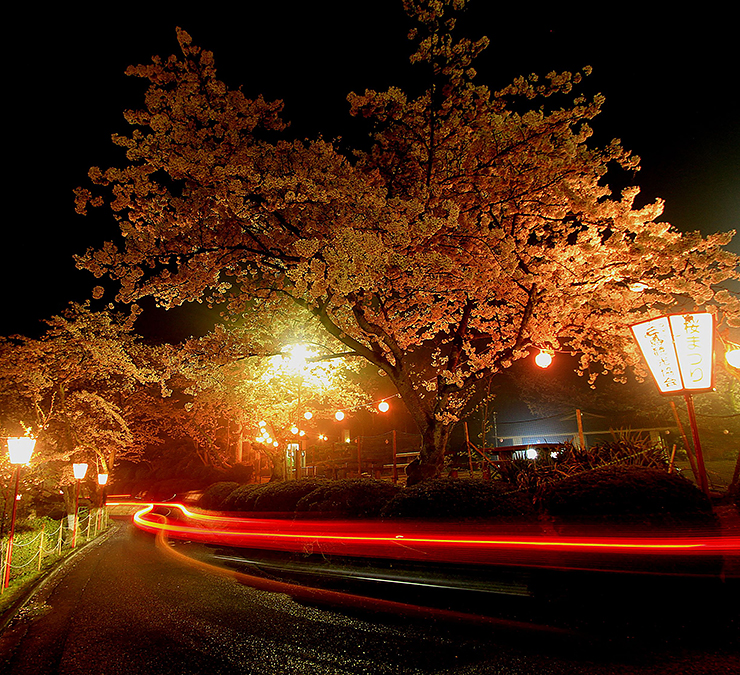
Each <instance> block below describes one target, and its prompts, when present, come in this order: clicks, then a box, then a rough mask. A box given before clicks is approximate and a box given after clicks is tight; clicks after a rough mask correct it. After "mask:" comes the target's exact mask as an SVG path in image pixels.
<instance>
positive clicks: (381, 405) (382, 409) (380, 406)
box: [378, 401, 391, 412]
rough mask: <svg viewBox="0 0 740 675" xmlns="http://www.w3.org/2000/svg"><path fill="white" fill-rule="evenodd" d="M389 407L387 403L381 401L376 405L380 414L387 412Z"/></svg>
mask: <svg viewBox="0 0 740 675" xmlns="http://www.w3.org/2000/svg"><path fill="white" fill-rule="evenodd" d="M390 407H391V406H390V404H389V403H388V401H381V402H380V403H378V410H380V412H388V411H389V410H390Z"/></svg>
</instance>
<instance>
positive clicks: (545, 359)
mask: <svg viewBox="0 0 740 675" xmlns="http://www.w3.org/2000/svg"><path fill="white" fill-rule="evenodd" d="M553 354H554V352H553V351H552V350H551V349H540V353H539V354H537V356H535V357H534V362H535V363H536V364H537V365H538V366H539V367H540V368H547V367H549V366H550V364H551V363H552V357H553Z"/></svg>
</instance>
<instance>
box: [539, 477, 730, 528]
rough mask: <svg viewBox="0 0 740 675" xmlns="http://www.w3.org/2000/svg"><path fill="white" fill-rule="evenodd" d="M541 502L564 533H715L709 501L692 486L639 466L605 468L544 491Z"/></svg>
mask: <svg viewBox="0 0 740 675" xmlns="http://www.w3.org/2000/svg"><path fill="white" fill-rule="evenodd" d="M537 503H538V505H539V506H540V508H541V509H543V510H544V512H545V513H546V514H548V515H550V516H552V517H554V518H555V519H556V523H557V524H559V526H560V529H561V530H567V529H572V527H570V528H569V524H570V526H573V525H575V526H576V528H577V527H578V524H605V523H611V524H614V525H620V524H621V525H625V526H629V527H630V528H634V527H636V528H638V529H639V528H640V527H643V528H645V529H653V528H675V527H677V526H680V527H683V528H692V529H701V530H707V529H709V530H716V529H717V528H718V526H719V523H718V520H717V517H716V516H715V515H714V513H713V512H712V505H711V502H710V501H709V499H708V498H707V497H706V496H705V495H704V493H703V492H701V490H699V488H697V487H696V486H695V485H694V484H693V483H691V482H690V481H688V480H686V479H685V478H682V477H681V476H678V475H676V474H669V473H668V472H666V471H660V470H657V469H649V468H645V467H639V466H612V467H603V468H599V469H595V470H592V471H588V472H585V473H582V474H580V475H577V476H571V477H569V478H565V479H563V480H560V481H556V482H553V483H550V484H548V485H544V486H541V487H540V489H539V490H538V494H537Z"/></svg>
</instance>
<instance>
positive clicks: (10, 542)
mask: <svg viewBox="0 0 740 675" xmlns="http://www.w3.org/2000/svg"><path fill="white" fill-rule="evenodd" d="M20 476H21V467H20V466H16V467H15V492H14V493H13V515H12V517H11V519H10V535H9V536H8V557H7V559H6V561H5V577H4V580H3V588H7V587H8V584H9V583H10V561H11V560H12V559H13V535H14V534H15V514H16V511H17V509H18V481H19V480H20Z"/></svg>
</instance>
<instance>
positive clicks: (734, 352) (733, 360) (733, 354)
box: [725, 347, 740, 368]
mask: <svg viewBox="0 0 740 675" xmlns="http://www.w3.org/2000/svg"><path fill="white" fill-rule="evenodd" d="M725 361H727V363H729V364H730V365H731V366H732V367H733V368H740V347H732V348H731V349H728V350H727V351H726V352H725Z"/></svg>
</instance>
